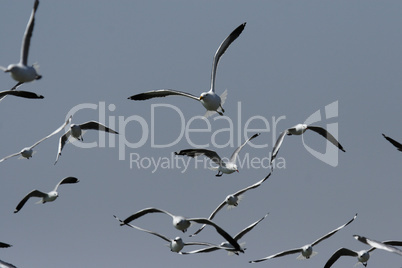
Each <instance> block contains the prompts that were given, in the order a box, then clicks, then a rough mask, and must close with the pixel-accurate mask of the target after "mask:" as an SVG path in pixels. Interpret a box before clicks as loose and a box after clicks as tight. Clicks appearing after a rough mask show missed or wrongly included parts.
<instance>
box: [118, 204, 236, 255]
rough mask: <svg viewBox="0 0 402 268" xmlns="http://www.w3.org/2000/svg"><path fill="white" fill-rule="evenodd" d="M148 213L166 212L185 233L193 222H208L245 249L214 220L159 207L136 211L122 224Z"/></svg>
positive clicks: (223, 235)
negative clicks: (191, 216)
mask: <svg viewBox="0 0 402 268" xmlns="http://www.w3.org/2000/svg"><path fill="white" fill-rule="evenodd" d="M148 213H165V214H166V215H169V216H170V217H172V219H173V226H174V227H175V228H176V229H177V230H180V231H182V232H183V233H184V232H186V231H187V228H188V227H190V225H191V222H196V223H201V224H208V225H211V226H213V227H214V228H215V230H216V231H217V232H218V233H219V234H220V235H221V236H222V237H223V238H225V239H226V241H228V242H229V243H230V244H231V245H232V246H233V248H234V250H236V251H240V252H242V253H244V252H243V250H242V249H241V247H240V245H239V244H238V243H237V242H236V240H234V239H233V237H231V236H230V235H229V234H228V233H227V232H226V231H225V230H223V229H222V228H221V227H219V226H218V225H217V224H215V223H214V222H212V221H210V220H208V219H205V218H185V217H182V216H176V215H173V214H172V213H170V212H168V211H166V210H162V209H159V208H145V209H143V210H140V211H138V212H136V213H135V214H133V215H131V216H129V217H128V218H127V219H125V220H124V221H122V222H121V224H120V225H125V224H128V223H130V222H131V221H133V220H135V219H138V218H140V217H142V216H144V215H146V214H148Z"/></svg>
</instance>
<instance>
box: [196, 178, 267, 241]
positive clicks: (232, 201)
mask: <svg viewBox="0 0 402 268" xmlns="http://www.w3.org/2000/svg"><path fill="white" fill-rule="evenodd" d="M270 176H271V172H270V173H269V174H268V175H267V176H265V178H263V179H262V180H260V181H258V182H256V183H254V184H253V185H250V186H248V187H246V188H244V189H241V190H239V191H237V192H236V193H233V194H230V195H228V196H227V197H226V198H225V200H223V202H222V203H220V204H219V206H218V207H217V208H216V209H215V210H214V211H213V212H212V213H211V215H209V217H208V220H212V219H213V218H214V217H215V215H216V213H218V211H219V210H221V209H222V208H223V207H224V206H225V205H226V204H227V205H228V206H229V207H232V206H234V207H237V205H238V202H239V200H241V198H242V194H244V193H245V192H247V191H248V190H251V189H255V188H257V187H258V186H260V185H261V184H262V183H263V182H264V181H266V180H267V179H268V178H269V177H270ZM267 215H268V214H267ZM204 227H205V224H204V225H203V226H201V228H200V229H198V231H196V232H195V233H194V234H192V235H190V237H191V236H195V235H197V234H199V233H200V232H201V231H202V229H204Z"/></svg>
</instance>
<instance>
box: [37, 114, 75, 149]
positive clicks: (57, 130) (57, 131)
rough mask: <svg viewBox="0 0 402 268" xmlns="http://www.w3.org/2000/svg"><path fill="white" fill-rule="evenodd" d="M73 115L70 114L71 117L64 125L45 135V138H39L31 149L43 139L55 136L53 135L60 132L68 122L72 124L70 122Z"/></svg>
mask: <svg viewBox="0 0 402 268" xmlns="http://www.w3.org/2000/svg"><path fill="white" fill-rule="evenodd" d="M71 117H72V116H70V117H69V118H68V119H67V121H66V122H65V123H64V124H63V125H61V126H60V127H59V128H58V129H56V130H55V131H53V132H52V133H50V134H49V135H47V136H46V137H44V138H42V139H40V140H38V141H37V142H36V143H35V144H34V145H32V146H31V149H32V148H34V147H35V146H36V145H38V144H39V143H41V142H42V141H44V140H46V139H48V138H50V137H51V136H53V135H55V134H57V133H59V132H60V131H61V130H62V129H63V128H64V127H65V126H67V125H68V124H70V122H71Z"/></svg>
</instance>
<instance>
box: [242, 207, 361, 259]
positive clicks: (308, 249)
mask: <svg viewBox="0 0 402 268" xmlns="http://www.w3.org/2000/svg"><path fill="white" fill-rule="evenodd" d="M356 217H357V214H356V215H355V216H354V217H353V219H351V220H350V221H348V222H347V223H345V224H344V225H342V226H339V227H338V228H336V229H335V230H332V231H331V232H329V233H327V234H326V235H324V236H322V237H320V238H318V239H317V240H316V241H314V242H313V243H311V244H307V245H305V246H303V247H301V248H296V249H291V250H287V251H283V252H280V253H277V254H274V255H271V256H268V257H265V258H262V259H258V260H255V261H249V262H250V263H256V262H261V261H265V260H268V259H273V258H276V257H281V256H285V255H289V254H294V253H299V252H300V253H301V254H300V255H299V256H298V257H297V259H309V258H310V257H312V256H314V255H316V254H317V253H316V252H313V246H315V245H317V244H318V243H320V242H321V241H323V240H324V239H327V238H329V237H331V236H332V235H333V234H335V233H336V232H338V231H339V230H340V229H342V228H343V227H345V226H347V225H348V224H350V223H351V222H352V221H354V220H355V219H356Z"/></svg>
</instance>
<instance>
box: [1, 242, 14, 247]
mask: <svg viewBox="0 0 402 268" xmlns="http://www.w3.org/2000/svg"><path fill="white" fill-rule="evenodd" d="M9 247H12V246H11V245H10V244H7V243H3V242H0V248H9Z"/></svg>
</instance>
